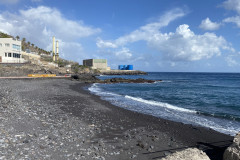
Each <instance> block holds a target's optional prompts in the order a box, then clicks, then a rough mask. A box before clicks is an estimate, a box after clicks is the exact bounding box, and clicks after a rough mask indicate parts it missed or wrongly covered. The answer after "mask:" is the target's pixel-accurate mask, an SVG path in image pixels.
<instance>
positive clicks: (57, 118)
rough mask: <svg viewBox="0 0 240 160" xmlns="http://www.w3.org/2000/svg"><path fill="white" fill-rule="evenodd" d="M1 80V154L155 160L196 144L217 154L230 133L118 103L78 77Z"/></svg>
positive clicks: (211, 154)
mask: <svg viewBox="0 0 240 160" xmlns="http://www.w3.org/2000/svg"><path fill="white" fill-rule="evenodd" d="M0 81H1V87H0V88H1V90H0V95H1V108H0V111H1V112H0V117H1V121H2V123H1V124H2V125H1V126H0V129H1V133H0V138H1V139H2V141H1V142H0V147H1V152H0V157H2V158H3V159H20V158H30V159H102V160H103V159H109V160H115V159H116V160H119V159H138V160H145V159H154V160H155V159H161V158H162V157H165V156H166V155H169V154H170V153H172V152H175V151H178V150H182V149H185V148H188V147H197V148H199V149H201V150H203V151H204V152H206V153H207V155H208V156H209V157H210V158H211V159H212V160H220V159H222V155H223V152H224V150H225V149H226V147H228V146H229V145H230V144H231V142H232V139H233V137H231V136H229V135H225V134H222V133H219V132H216V131H214V130H211V129H207V128H202V127H196V126H192V125H186V124H182V123H178V122H172V121H168V120H164V119H160V118H156V117H152V116H149V115H144V114H140V113H136V112H132V111H128V110H125V109H122V108H119V107H116V106H114V105H112V104H110V103H109V102H107V101H103V100H101V99H100V97H98V96H96V95H92V94H91V93H90V92H88V91H87V90H86V89H83V88H86V87H87V85H86V84H84V83H79V82H77V81H71V80H64V79H46V80H0ZM16 135H20V136H16Z"/></svg>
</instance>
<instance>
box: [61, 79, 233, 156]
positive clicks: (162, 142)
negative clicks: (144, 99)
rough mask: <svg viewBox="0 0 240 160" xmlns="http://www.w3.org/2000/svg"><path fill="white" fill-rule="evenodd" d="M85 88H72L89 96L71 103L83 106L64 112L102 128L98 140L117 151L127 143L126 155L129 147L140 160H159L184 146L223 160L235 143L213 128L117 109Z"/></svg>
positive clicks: (76, 85)
mask: <svg viewBox="0 0 240 160" xmlns="http://www.w3.org/2000/svg"><path fill="white" fill-rule="evenodd" d="M83 87H85V84H81V83H79V84H75V85H71V86H70V88H71V89H72V90H74V91H77V92H79V93H81V94H86V95H88V97H87V98H81V97H79V99H74V100H72V101H78V102H79V103H80V104H82V105H81V107H77V108H71V107H70V108H69V107H64V108H62V109H63V110H65V111H68V112H72V113H73V115H75V116H79V117H81V119H82V120H84V121H85V122H87V123H89V124H94V125H95V126H97V127H99V128H100V130H101V132H100V133H97V134H96V138H102V139H104V141H106V142H109V143H113V144H116V146H117V147H118V148H121V147H122V146H121V145H120V144H123V143H124V142H126V143H127V145H126V146H123V148H122V149H123V152H124V151H125V150H128V149H129V148H130V150H131V151H132V154H133V155H137V157H138V158H137V159H158V158H161V157H164V156H166V155H168V154H169V153H171V152H174V151H177V150H181V149H184V148H185V147H197V148H199V149H201V150H203V151H204V152H206V153H207V155H208V156H209V157H210V158H211V159H216V160H220V159H222V155H223V152H224V150H225V149H226V147H228V146H229V145H230V144H231V142H232V139H233V137H231V136H228V135H225V134H222V133H219V132H216V131H214V130H211V129H207V128H202V127H195V126H192V125H186V124H182V123H178V122H172V121H169V120H164V119H160V118H156V117H153V116H150V115H144V114H141V113H136V112H132V111H128V110H125V109H122V108H119V107H116V106H114V105H112V104H110V103H109V102H106V101H103V100H101V99H100V98H99V97H98V96H95V95H92V94H90V93H89V92H88V91H86V90H84V89H82V88H83ZM90 99H91V100H90ZM98 104H101V107H98ZM68 106H71V104H69V105H68ZM83 106H84V107H83ZM82 113H84V114H82ZM121 154H124V153H121ZM125 154H126V153H125ZM123 159H128V156H127V155H126V156H123Z"/></svg>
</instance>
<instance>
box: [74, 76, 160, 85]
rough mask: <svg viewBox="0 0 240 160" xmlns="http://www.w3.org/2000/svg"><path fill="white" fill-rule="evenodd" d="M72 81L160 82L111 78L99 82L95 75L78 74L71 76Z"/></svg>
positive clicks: (108, 82)
mask: <svg viewBox="0 0 240 160" xmlns="http://www.w3.org/2000/svg"><path fill="white" fill-rule="evenodd" d="M72 79H75V80H78V81H81V82H85V83H105V84H110V83H155V82H160V81H162V80H149V79H143V78H138V79H125V78H111V79H105V80H100V79H98V78H97V77H96V76H95V75H92V74H80V75H72Z"/></svg>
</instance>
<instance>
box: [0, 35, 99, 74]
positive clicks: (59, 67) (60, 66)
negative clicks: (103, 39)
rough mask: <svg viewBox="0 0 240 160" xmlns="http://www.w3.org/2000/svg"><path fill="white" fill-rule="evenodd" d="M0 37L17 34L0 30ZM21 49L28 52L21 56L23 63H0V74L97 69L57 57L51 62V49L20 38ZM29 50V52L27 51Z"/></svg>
mask: <svg viewBox="0 0 240 160" xmlns="http://www.w3.org/2000/svg"><path fill="white" fill-rule="evenodd" d="M0 38H15V39H18V40H19V39H20V37H19V36H16V37H14V36H11V35H8V34H6V33H2V32H0ZM22 51H25V52H28V53H27V54H24V55H23V56H22V57H23V58H24V59H25V60H27V63H25V64H12V65H9V64H0V76H2V77H3V76H7V77H8V76H27V75H28V74H56V75H64V74H82V73H91V74H95V73H98V71H97V70H92V69H90V68H89V67H85V66H82V65H79V64H78V63H77V62H74V61H68V60H65V59H62V58H59V61H57V62H53V60H52V56H51V51H46V50H44V49H42V48H39V47H38V46H37V45H35V44H33V43H31V42H30V41H26V38H22ZM29 52H30V53H29ZM31 53H34V54H31Z"/></svg>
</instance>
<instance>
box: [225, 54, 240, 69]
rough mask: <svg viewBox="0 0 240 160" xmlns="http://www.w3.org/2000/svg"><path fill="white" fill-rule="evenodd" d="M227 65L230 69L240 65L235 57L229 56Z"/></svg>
mask: <svg viewBox="0 0 240 160" xmlns="http://www.w3.org/2000/svg"><path fill="white" fill-rule="evenodd" d="M225 60H226V62H227V64H228V66H229V67H234V66H238V65H240V64H239V63H238V62H237V61H236V60H235V59H234V55H229V56H228V57H226V58H225Z"/></svg>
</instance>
